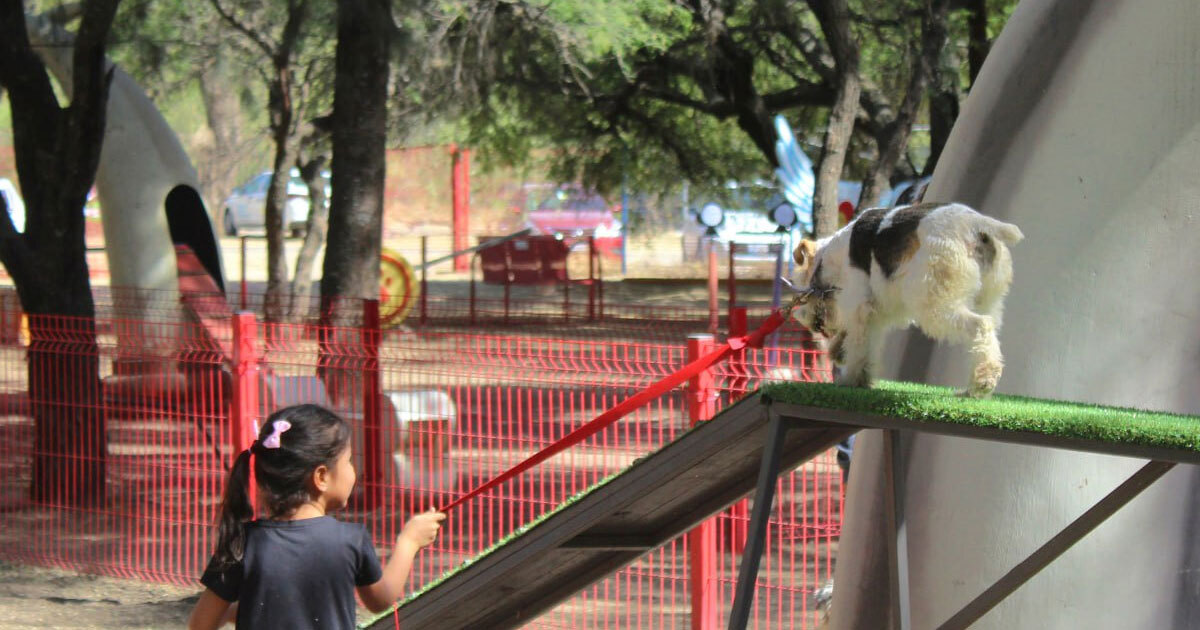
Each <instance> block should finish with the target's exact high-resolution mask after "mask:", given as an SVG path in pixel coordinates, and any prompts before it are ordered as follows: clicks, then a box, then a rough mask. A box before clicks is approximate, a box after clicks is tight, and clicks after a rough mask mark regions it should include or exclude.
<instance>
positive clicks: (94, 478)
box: [0, 290, 841, 628]
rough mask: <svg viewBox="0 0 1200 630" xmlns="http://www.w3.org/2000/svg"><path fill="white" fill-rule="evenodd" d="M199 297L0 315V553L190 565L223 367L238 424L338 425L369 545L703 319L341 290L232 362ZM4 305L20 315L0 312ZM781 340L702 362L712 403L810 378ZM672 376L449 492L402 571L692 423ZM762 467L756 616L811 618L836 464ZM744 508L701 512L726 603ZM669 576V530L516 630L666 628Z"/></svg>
mask: <svg viewBox="0 0 1200 630" xmlns="http://www.w3.org/2000/svg"><path fill="white" fill-rule="evenodd" d="M201 298H204V296H196V295H185V296H180V295H178V294H173V293H172V292H162V293H158V294H155V293H149V294H148V293H146V292H132V293H131V292H121V291H116V290H112V291H109V292H107V293H101V294H100V297H99V298H98V299H97V304H98V308H97V310H98V316H97V318H96V320H95V322H94V325H92V326H90V327H89V326H88V325H87V322H73V321H66V320H63V321H58V320H47V321H38V322H35V323H33V324H31V325H30V326H29V332H27V333H26V332H22V331H21V329H20V327H19V326H18V327H17V329H16V332H15V333H14V334H11V335H4V334H0V455H2V456H3V457H0V466H2V467H3V468H4V472H6V473H9V474H6V475H4V477H3V481H2V482H0V501H2V503H0V508H2V509H3V510H4V512H5V517H4V519H3V521H0V542H3V543H4V544H3V545H2V546H0V556H3V557H6V558H10V559H13V560H16V561H21V562H34V563H41V564H51V565H56V566H61V567H65V568H71V569H76V570H83V571H88V572H95V573H102V574H108V575H115V576H124V577H134V578H139V579H145V580H153V581H162V582H173V583H180V584H195V581H196V579H197V578H198V576H199V575H200V574H201V573H202V571H203V569H204V565H205V563H206V562H207V559H208V557H209V554H210V553H211V551H212V545H213V544H214V539H213V532H212V527H211V526H212V523H213V520H214V517H215V515H216V510H217V508H218V506H219V502H220V499H221V491H222V488H223V485H224V482H225V475H226V471H227V470H228V467H229V466H230V464H231V462H232V459H233V458H234V456H236V453H237V448H238V447H236V446H235V445H238V444H244V443H245V442H244V440H245V436H244V435H241V436H239V435H235V433H234V432H235V428H234V426H235V425H234V422H233V418H232V416H231V410H233V409H234V408H235V406H236V405H235V401H234V400H233V398H234V393H235V391H238V390H237V388H238V387H241V385H238V383H243V382H244V383H251V386H250V388H251V389H252V393H253V398H254V400H255V403H254V405H253V406H252V407H251V408H249V409H247V410H245V414H244V415H245V421H246V422H253V421H258V422H261V420H262V419H263V418H265V417H266V416H267V415H268V414H269V413H270V412H271V411H273V410H275V409H277V408H279V407H282V406H286V405H290V404H295V403H300V402H315V403H318V404H322V405H325V406H328V407H330V408H332V409H334V410H335V411H337V412H338V413H339V414H341V415H343V416H344V417H345V418H346V419H347V420H348V421H349V422H350V423H351V425H352V426H353V427H354V433H353V442H352V444H353V450H354V462H355V465H356V467H357V469H358V474H359V476H358V478H359V482H358V489H357V491H356V494H355V495H354V497H353V499H352V501H351V504H350V506H349V507H348V509H347V510H346V512H345V513H344V514H343V517H344V518H346V519H350V520H355V521H359V522H363V523H365V524H366V525H368V527H369V528H370V530H371V532H372V534H373V536H374V538H375V542H376V545H377V547H378V548H379V549H380V551H381V553H383V554H386V553H389V552H390V550H391V548H392V546H393V544H394V541H395V539H396V536H397V535H398V534H399V531H400V529H401V527H402V526H403V523H404V520H405V519H406V518H407V517H408V516H409V515H411V514H413V513H415V512H417V511H420V510H424V509H428V508H430V507H439V506H444V505H446V504H448V503H450V502H451V501H452V500H454V499H455V498H457V497H460V496H463V495H464V494H466V493H467V492H468V491H470V490H471V489H473V488H475V487H477V486H479V485H480V484H482V483H484V482H486V481H488V480H489V479H491V478H493V477H494V476H495V475H497V474H499V473H500V472H502V471H504V470H507V469H508V468H510V467H512V466H513V465H515V464H517V463H519V462H521V461H522V460H524V459H525V458H526V457H528V456H529V455H531V454H533V453H535V452H536V451H538V450H539V449H541V448H543V447H545V446H547V445H549V444H551V443H553V442H555V441H556V440H559V439H560V438H562V437H563V436H565V435H566V434H568V433H569V432H570V431H572V430H573V429H575V428H577V427H579V426H581V425H582V424H584V423H586V422H588V421H589V420H591V419H593V418H594V417H596V416H597V415H599V414H600V413H601V412H603V411H604V410H606V409H608V408H610V407H612V406H614V405H615V404H617V403H618V402H620V401H622V400H624V399H626V398H628V397H630V396H632V395H633V394H635V393H637V392H638V391H640V390H642V389H643V388H645V387H647V386H649V385H651V384H652V383H654V382H656V381H658V380H659V379H661V378H663V377H665V376H667V375H669V374H671V373H672V372H674V371H676V370H678V369H679V368H680V367H682V366H683V365H684V364H685V363H686V362H687V360H688V358H687V344H686V335H687V333H689V332H696V329H697V322H703V323H705V324H706V323H707V312H705V313H704V315H703V316H701V317H696V318H693V317H692V315H691V314H687V313H676V315H677V317H676V318H675V319H669V318H668V319H657V320H656V319H654V318H653V311H650V310H645V309H638V308H633V307H631V308H628V309H627V312H628V313H629V316H628V317H625V318H622V319H621V321H622V322H623V323H622V324H621V326H623V328H617V327H616V326H614V327H612V328H610V329H608V330H609V333H610V334H599V333H598V331H597V330H596V329H592V328H588V327H587V325H586V324H583V323H581V324H580V325H579V326H578V327H572V326H565V325H564V326H552V325H548V324H547V325H540V326H537V325H528V326H525V327H523V328H520V329H516V330H514V329H510V328H505V327H499V326H497V327H486V328H480V327H474V328H456V327H450V326H446V327H413V328H407V329H406V328H400V329H393V330H388V331H381V330H380V329H379V328H378V326H377V325H373V324H375V323H376V322H378V312H377V311H373V310H372V309H373V308H374V307H373V303H371V302H363V301H357V302H355V301H348V302H345V303H342V304H340V305H339V308H341V309H343V310H349V311H350V312H352V314H353V316H352V317H350V318H349V320H348V321H350V322H351V323H352V325H348V326H322V325H320V322H319V320H317V321H314V320H311V319H310V320H306V321H301V322H298V323H264V322H258V324H257V326H256V327H255V328H254V329H253V330H252V331H251V332H250V333H246V332H245V331H242V332H241V333H237V334H242V335H245V334H250V335H251V336H252V338H251V339H250V340H249V341H251V342H252V344H251V346H252V349H253V352H252V353H251V355H250V358H249V360H248V361H247V359H246V357H245V356H243V357H242V358H241V359H238V358H237V357H235V356H234V355H235V354H236V353H237V352H238V350H237V347H240V346H238V344H237V343H235V342H237V336H236V334H235V329H236V326H235V324H234V320H233V318H232V308H231V306H230V304H229V303H228V301H226V300H225V299H224V298H223V297H220V296H216V297H214V296H209V298H205V299H208V300H210V301H209V302H205V301H204V299H201ZM0 305H3V303H0ZM617 312H620V311H617ZM757 313H758V314H762V315H765V310H764V309H758V311H757ZM755 316H756V315H752V316H751V318H752V320H753V319H754V318H755ZM5 317H8V318H16V319H17V320H19V319H20V317H19V314H18V313H17V312H15V310H13V309H5V313H4V315H3V317H0V322H3V321H7V320H5V319H4V318H5ZM614 319H617V318H616V317H614ZM702 327H703V326H701V328H702ZM0 328H3V327H2V326H0ZM237 330H240V329H237ZM672 336H673V338H671V337H672ZM802 338H803V333H802V331H798V330H796V329H794V328H789V329H786V330H785V332H784V333H783V334H782V335H781V336H780V337H779V338H778V340H776V341H775V343H776V345H774V346H771V345H768V346H767V347H764V348H761V349H748V350H747V351H746V352H745V353H744V354H743V355H740V356H738V357H736V358H735V360H734V361H732V362H729V363H725V364H721V365H718V366H717V367H716V368H715V369H714V371H713V389H712V395H713V396H714V399H715V401H716V405H717V407H718V408H720V407H724V406H727V405H729V404H731V403H732V402H734V401H736V400H738V399H739V398H740V397H741V396H742V395H743V394H744V393H745V392H746V391H749V390H751V389H753V388H755V387H757V386H758V385H759V384H760V383H761V382H763V381H765V380H772V379H777V380H791V379H810V380H816V379H824V378H826V377H827V375H828V372H829V366H828V363H827V361H826V359H825V358H824V357H823V355H821V354H820V353H818V352H816V351H814V350H810V349H804V348H803V347H802V346H801V344H800V343H799V340H802ZM47 357H49V359H47ZM55 357H57V358H55ZM238 379H242V380H238ZM60 394H61V396H60ZM685 395H686V392H685V391H683V389H682V388H679V389H676V390H674V391H672V392H670V393H668V394H667V395H665V396H662V397H660V398H658V399H657V400H655V401H653V402H652V403H650V404H649V405H647V406H645V407H643V408H641V409H639V410H637V411H636V412H634V413H632V414H630V415H629V416H628V417H626V418H624V419H622V420H621V421H619V422H618V423H616V424H614V425H613V426H611V427H609V428H607V429H605V430H604V431H601V432H600V433H597V434H596V435H593V436H591V437H589V438H587V439H586V440H584V441H583V442H582V443H580V444H578V445H576V446H575V447H574V448H572V449H569V450H567V451H565V452H563V453H561V454H559V455H556V456H554V457H552V458H550V459H549V460H547V461H546V462H544V463H542V464H540V465H538V466H536V467H534V468H533V469H531V470H529V471H527V472H526V473H524V474H523V475H521V476H520V477H518V478H516V479H514V480H512V481H510V482H508V483H506V484H502V485H500V486H498V487H497V488H496V489H494V490H492V491H489V492H485V493H483V494H481V495H479V496H477V497H475V498H474V499H471V500H469V501H467V502H466V503H465V504H463V505H462V506H460V507H459V508H458V509H456V510H455V512H454V514H452V515H451V518H450V520H449V521H447V523H446V525H445V529H444V533H443V535H442V536H441V537H440V539H439V540H438V542H437V543H436V544H435V546H434V548H433V549H432V550H430V551H428V552H424V553H422V554H420V555H419V556H418V561H417V564H416V566H415V567H414V572H413V576H412V579H411V580H410V583H409V587H410V588H411V589H416V588H420V587H421V586H422V585H423V584H425V583H427V582H429V581H430V580H433V579H436V578H437V577H438V576H439V575H441V574H442V573H443V572H444V571H446V570H447V569H451V568H453V567H456V566H458V565H459V564H460V563H462V562H463V561H465V560H467V559H470V558H472V557H474V556H475V555H477V554H478V553H480V552H481V551H483V550H485V549H487V548H489V547H491V546H493V545H496V544H500V543H502V542H503V541H504V540H505V539H506V538H507V537H509V536H511V535H513V534H514V532H517V531H519V530H520V528H521V527H522V526H524V525H526V524H529V523H531V522H532V521H534V520H535V519H537V518H538V517H540V516H542V515H544V514H545V513H547V512H548V511H550V510H552V509H554V508H555V507H556V506H558V505H560V504H561V503H563V502H564V501H566V500H568V499H569V498H570V497H572V496H573V495H575V494H577V493H578V492H580V491H582V490H584V489H586V488H588V487H590V486H592V485H594V484H596V483H598V482H600V481H601V480H603V479H604V478H606V477H607V476H609V475H612V474H614V473H616V472H619V471H621V470H623V469H625V468H627V467H629V466H630V465H631V464H633V463H634V462H635V461H636V460H637V459H639V458H641V457H644V456H646V455H647V454H649V453H651V452H653V451H654V450H656V449H658V448H660V447H661V446H663V445H664V444H666V443H668V442H670V441H671V440H673V439H674V438H675V437H676V436H677V435H678V434H679V433H680V432H682V431H684V430H686V429H687V427H688V426H689V424H690V420H689V417H688V405H687V402H686V398H685ZM50 429H57V430H50ZM779 484H780V485H779V490H778V497H779V498H778V500H777V502H776V505H775V506H774V507H773V511H772V518H771V523H770V527H769V541H768V553H767V557H766V558H765V559H764V564H763V570H762V572H761V574H760V578H759V587H758V591H757V593H758V596H757V598H756V613H755V617H754V619H755V622H754V623H755V627H761V628H785V627H787V628H794V627H796V628H803V627H811V626H812V622H813V620H814V619H815V616H814V615H815V613H814V606H813V599H812V593H813V591H814V589H815V588H816V587H818V586H820V585H821V584H822V583H823V582H824V581H825V580H827V579H828V577H829V576H830V575H831V563H832V553H833V551H832V550H833V547H834V544H835V541H836V539H837V535H838V533H839V531H840V524H841V523H840V515H841V476H840V471H839V469H838V468H837V465H836V464H835V463H834V458H833V455H832V454H826V455H823V456H822V457H820V458H818V459H817V460H816V461H814V462H810V463H808V464H806V465H804V466H803V467H801V468H800V469H798V470H797V471H795V472H793V473H789V474H788V475H785V476H784V477H782V478H781V480H780V482H779ZM748 514H749V511H748V509H746V503H745V502H739V503H737V504H735V505H734V506H732V507H731V508H729V509H728V510H726V511H725V512H723V513H721V514H720V515H718V516H717V517H715V519H716V520H715V523H716V531H717V536H716V543H715V544H716V547H717V549H716V554H715V555H716V558H717V571H716V573H715V574H714V575H713V577H712V578H711V579H713V580H715V581H716V582H717V588H716V589H715V593H716V597H717V598H718V601H717V606H718V608H719V610H723V611H726V613H725V614H727V611H728V608H729V607H730V605H731V603H732V593H733V584H734V582H735V580H736V573H737V564H738V558H739V554H740V552H741V546H742V545H743V544H744V539H745V532H746V530H747V528H748V520H749V519H748ZM691 576H692V568H691V567H690V566H689V553H688V549H687V544H686V543H685V542H684V541H683V540H682V539H679V540H676V541H673V542H672V543H670V544H668V545H666V546H664V547H662V548H659V549H656V550H654V551H652V552H651V553H649V554H647V555H645V556H643V557H642V558H640V559H639V560H637V561H636V562H634V563H633V564H632V565H630V566H629V567H627V568H625V569H624V570H622V571H620V572H618V573H617V574H615V575H613V576H611V577H609V578H608V579H606V580H603V581H601V582H599V583H597V584H595V585H593V586H591V587H589V588H587V589H585V590H584V591H583V592H581V593H580V594H579V595H577V596H576V597H574V598H572V599H571V600H569V601H567V602H565V603H564V604H562V605H561V606H559V607H557V608H555V609H553V610H551V611H550V612H548V613H546V614H545V615H543V616H542V617H540V618H538V619H536V620H531V622H530V625H529V627H531V628H556V627H572V628H677V627H678V628H682V627H688V626H689V624H690V619H691V614H692V604H693V602H692V601H691V594H690V593H691V590H690V580H691V579H692V578H691Z"/></svg>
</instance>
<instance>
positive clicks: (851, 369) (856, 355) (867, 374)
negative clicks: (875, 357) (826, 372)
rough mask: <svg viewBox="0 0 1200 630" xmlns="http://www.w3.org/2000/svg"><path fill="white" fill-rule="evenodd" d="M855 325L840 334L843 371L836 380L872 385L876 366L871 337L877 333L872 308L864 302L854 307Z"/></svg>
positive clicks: (852, 384)
mask: <svg viewBox="0 0 1200 630" xmlns="http://www.w3.org/2000/svg"><path fill="white" fill-rule="evenodd" d="M853 318H854V319H853V322H854V323H853V325H852V326H850V327H848V328H847V329H846V330H845V331H844V332H842V333H841V334H840V335H839V336H840V337H841V339H842V342H841V344H840V349H841V352H840V354H841V356H842V373H841V374H839V375H838V378H837V380H836V381H835V382H836V383H837V384H838V385H849V386H852V387H870V386H871V382H872V373H873V368H874V366H873V365H872V364H871V359H872V357H871V354H872V353H871V345H872V339H871V337H872V336H873V335H875V334H876V332H877V331H875V326H874V325H873V322H872V321H871V319H872V317H871V308H870V305H869V304H864V305H862V306H859V307H858V308H856V309H854V314H853Z"/></svg>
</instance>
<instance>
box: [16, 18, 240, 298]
mask: <svg viewBox="0 0 1200 630" xmlns="http://www.w3.org/2000/svg"><path fill="white" fill-rule="evenodd" d="M26 25H27V28H28V30H29V37H30V40H31V41H32V42H33V43H34V44H35V45H37V51H38V53H39V54H40V55H41V56H42V59H43V60H44V61H45V63H46V65H47V67H48V68H49V69H50V71H51V72H52V73H53V74H54V76H55V77H56V78H58V80H59V83H60V85H62V86H64V89H67V90H69V88H70V85H71V81H70V77H71V53H72V48H71V47H70V46H69V45H65V46H64V45H51V44H54V43H59V44H61V43H64V42H65V43H67V44H70V42H71V41H72V39H73V36H72V35H71V34H70V33H67V32H65V31H63V30H62V29H60V28H57V27H55V26H54V25H53V24H51V23H50V21H49V20H46V19H43V18H39V17H32V16H30V17H28V18H27V19H26ZM199 190H200V181H199V178H198V177H197V175H196V169H195V168H193V167H192V163H191V160H189V159H188V156H187V153H185V152H184V150H183V146H182V145H181V144H180V142H179V139H178V137H176V135H175V132H174V131H172V130H171V128H170V127H169V126H168V125H167V122H166V120H164V119H163V117H162V114H161V113H159V111H158V108H156V107H155V106H154V103H152V102H151V101H150V99H149V98H147V97H146V94H145V92H144V91H143V90H142V89H141V87H139V86H138V85H137V84H136V83H134V81H133V79H132V78H130V77H129V75H128V74H126V73H125V72H124V71H122V70H121V69H120V68H115V71H114V73H113V81H112V87H111V89H110V93H109V105H108V119H107V125H106V126H105V130H104V148H103V151H102V152H101V155H100V166H99V169H98V170H97V172H96V192H97V195H98V196H99V198H100V211H101V215H102V219H103V225H104V240H105V243H106V249H107V251H106V253H107V255H108V265H109V273H110V275H111V279H112V285H113V286H117V287H138V288H139V289H143V290H145V291H146V292H147V294H148V295H149V294H153V296H154V297H153V301H154V302H161V304H175V303H178V301H179V300H178V282H177V274H176V269H175V256H174V253H175V248H174V245H173V243H172V230H171V226H170V225H169V224H168V214H169V212H170V211H169V210H168V206H171V207H173V208H174V213H173V214H174V217H173V219H174V221H173V222H174V223H176V226H175V232H176V235H177V237H180V236H182V235H185V234H186V235H187V237H188V238H189V239H194V240H195V241H196V242H192V243H189V244H191V245H192V246H193V249H194V250H196V252H197V255H198V256H200V257H201V258H202V259H203V260H205V267H206V268H208V269H209V271H210V273H212V274H214V276H215V277H216V280H217V283H218V284H219V285H222V284H223V283H224V279H223V276H222V271H221V261H220V249H219V248H217V247H216V246H215V243H216V234H215V232H214V231H213V229H212V226H211V223H210V222H209V221H208V220H207V217H198V216H196V213H197V212H199V213H201V214H203V212H204V206H203V202H202V201H200V197H199V194H198V193H197V191H199ZM180 208H182V209H180ZM200 218H203V219H204V220H203V222H201V221H200V220H199V219H200ZM206 236H207V239H206V238H205V237H206ZM204 241H207V243H211V245H205V244H202V243H203V242H204ZM148 301H149V300H142V301H141V303H138V302H139V301H138V300H134V299H131V300H130V303H129V304H128V308H127V309H124V310H123V314H124V315H126V316H128V317H130V318H131V319H139V320H140V319H150V318H149V317H143V315H147V314H148V309H149V308H150V304H149V303H148ZM161 304H155V305H154V308H156V309H161Z"/></svg>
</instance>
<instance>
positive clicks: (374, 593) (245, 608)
mask: <svg viewBox="0 0 1200 630" xmlns="http://www.w3.org/2000/svg"><path fill="white" fill-rule="evenodd" d="M251 462H253V463H251ZM251 466H253V472H254V477H255V478H257V485H258V488H259V489H260V491H261V493H260V502H261V504H262V505H263V506H264V507H265V513H266V518H265V519H262V520H253V519H254V517H255V515H254V514H253V511H252V509H251V506H250V500H249V495H248V489H249V484H250V483H251V480H250V472H251V471H250V469H251ZM354 480H355V473H354V466H353V465H352V464H351V463H350V426H349V425H348V424H346V422H345V421H344V420H342V419H341V418H340V417H338V416H337V415H336V414H334V413H333V412H330V411H328V410H326V409H324V408H321V407H318V406H316V405H297V406H295V407H287V408H285V409H280V410H279V411H277V412H275V413H274V414H273V415H272V416H271V417H270V418H268V419H267V422H266V424H264V425H263V428H262V431H260V432H259V436H258V440H256V441H255V442H254V444H253V445H252V446H251V447H250V448H249V449H248V450H246V451H244V452H242V454H241V455H239V456H238V458H237V461H236V462H235V463H234V465H233V470H231V471H230V472H229V481H228V483H227V484H226V487H225V499H224V502H223V504H222V506H221V518H220V524H219V527H218V533H217V549H216V553H214V554H213V557H212V560H211V562H209V565H208V570H206V571H205V572H204V576H203V577H202V578H201V579H200V581H201V582H202V583H203V584H204V585H205V586H206V587H207V589H206V590H205V591H204V593H203V594H201V595H200V601H198V602H197V603H196V608H195V609H193V610H192V616H191V619H189V621H188V627H189V628H191V629H192V630H199V629H210V628H217V627H219V626H221V625H223V624H224V623H226V622H227V621H231V620H233V619H235V618H236V620H237V627H239V628H268V629H270V628H289V629H291V628H294V629H302V628H339V629H340V628H345V629H351V628H354V610H355V604H354V593H355V590H357V591H358V595H359V597H361V598H362V601H363V603H364V604H365V605H366V606H367V608H369V609H370V610H371V611H373V612H380V611H382V610H385V609H386V608H387V607H388V606H390V605H392V604H393V603H394V602H395V601H396V599H397V598H399V596H400V595H401V593H402V592H403V590H404V583H405V582H406V581H407V580H408V573H409V570H410V569H411V568H412V563H413V558H414V556H416V554H417V551H419V550H420V549H421V548H423V547H425V546H427V545H429V544H430V543H432V542H433V540H434V538H436V537H437V532H438V528H439V527H441V521H442V520H444V519H445V518H446V516H445V515H444V514H440V513H438V512H433V511H430V512H426V513H424V514H420V515H417V516H414V517H412V518H411V519H410V520H409V521H408V522H407V523H406V524H405V525H404V529H403V530H402V531H401V533H400V537H399V538H398V539H397V541H396V548H395V551H393V552H392V557H391V559H390V560H389V561H388V563H387V567H386V568H382V569H381V568H380V566H379V559H378V557H377V556H376V555H375V547H374V546H373V545H372V544H371V536H370V534H368V533H367V530H366V528H364V527H363V526H362V525H357V524H352V523H343V522H341V521H338V520H336V519H334V518H333V517H332V516H328V514H329V513H331V512H333V511H335V510H338V509H341V508H343V507H345V505H346V501H347V499H349V497H350V491H351V490H352V489H353V488H354Z"/></svg>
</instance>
